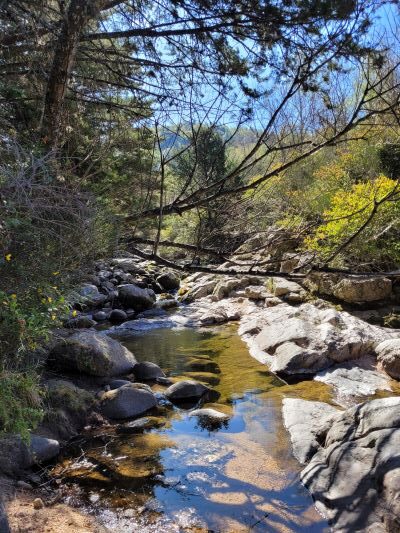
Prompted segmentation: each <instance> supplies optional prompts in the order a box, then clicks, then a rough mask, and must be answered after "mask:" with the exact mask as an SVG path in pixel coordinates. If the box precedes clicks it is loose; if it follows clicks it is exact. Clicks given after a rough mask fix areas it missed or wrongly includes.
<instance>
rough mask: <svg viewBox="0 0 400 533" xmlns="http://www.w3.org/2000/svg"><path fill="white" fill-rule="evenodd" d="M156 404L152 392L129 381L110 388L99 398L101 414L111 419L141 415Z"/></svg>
mask: <svg viewBox="0 0 400 533" xmlns="http://www.w3.org/2000/svg"><path fill="white" fill-rule="evenodd" d="M156 406H157V399H156V397H155V396H154V394H153V393H152V392H151V390H149V388H145V387H143V386H141V384H140V383H131V384H129V385H124V386H122V387H119V388H118V389H114V390H110V391H108V392H105V393H104V394H103V395H102V398H101V411H102V413H103V415H105V416H107V417H108V418H113V419H120V418H133V417H135V416H141V415H142V414H144V413H146V412H147V411H149V410H150V409H152V408H154V407H156Z"/></svg>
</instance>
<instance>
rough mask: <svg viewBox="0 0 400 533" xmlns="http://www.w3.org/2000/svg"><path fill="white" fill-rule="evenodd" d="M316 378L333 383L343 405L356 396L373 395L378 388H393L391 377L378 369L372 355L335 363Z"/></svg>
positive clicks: (336, 395) (388, 389)
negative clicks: (390, 381)
mask: <svg viewBox="0 0 400 533" xmlns="http://www.w3.org/2000/svg"><path fill="white" fill-rule="evenodd" d="M314 379H315V380H316V381H322V382H323V383H327V384H328V385H332V386H333V387H334V392H335V399H336V401H337V402H338V403H340V404H343V405H348V404H349V403H350V402H351V401H352V400H353V401H354V398H358V399H359V398H361V397H362V396H372V395H373V394H375V393H376V392H377V391H378V390H387V391H391V390H392V389H391V386H390V383H389V378H388V377H387V376H386V374H384V373H383V372H379V371H378V370H377V369H376V362H375V360H374V359H373V358H372V357H361V358H359V359H356V360H355V361H347V362H345V363H341V364H339V365H334V366H332V367H330V368H328V369H327V370H324V371H323V372H319V373H318V374H317V375H316V376H315V377H314ZM358 401H360V400H358Z"/></svg>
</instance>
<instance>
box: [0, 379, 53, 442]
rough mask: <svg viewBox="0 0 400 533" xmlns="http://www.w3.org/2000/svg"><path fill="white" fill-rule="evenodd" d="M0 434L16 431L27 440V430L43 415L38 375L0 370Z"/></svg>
mask: <svg viewBox="0 0 400 533" xmlns="http://www.w3.org/2000/svg"><path fill="white" fill-rule="evenodd" d="M0 383H1V386H0V434H1V433H17V434H20V435H21V436H22V438H23V439H25V440H29V431H30V430H31V429H32V428H33V427H35V425H36V424H38V422H40V420H41V419H42V417H43V409H42V401H41V397H40V394H41V392H40V388H39V381H38V376H37V374H35V373H32V372H30V373H16V372H4V371H3V372H0Z"/></svg>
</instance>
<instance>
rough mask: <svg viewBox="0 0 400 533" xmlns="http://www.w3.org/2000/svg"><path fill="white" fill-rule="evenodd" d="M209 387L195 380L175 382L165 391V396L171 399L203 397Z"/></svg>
mask: <svg viewBox="0 0 400 533" xmlns="http://www.w3.org/2000/svg"><path fill="white" fill-rule="evenodd" d="M210 390H211V389H209V388H208V387H206V386H205V385H203V384H202V383H198V382H197V381H193V380H184V381H178V382H177V383H174V384H173V385H171V386H170V387H168V389H167V390H166V391H165V396H166V397H167V398H168V399H169V400H171V401H174V400H175V401H179V400H186V399H192V398H201V397H202V396H204V395H205V394H206V393H207V392H208V391H210Z"/></svg>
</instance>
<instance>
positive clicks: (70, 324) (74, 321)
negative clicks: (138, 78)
mask: <svg viewBox="0 0 400 533" xmlns="http://www.w3.org/2000/svg"><path fill="white" fill-rule="evenodd" d="M95 325H96V321H95V320H92V319H91V318H90V317H89V316H86V315H82V316H78V317H76V318H70V319H69V320H67V321H66V323H65V327H66V328H70V329H84V328H92V327H93V326H95Z"/></svg>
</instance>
